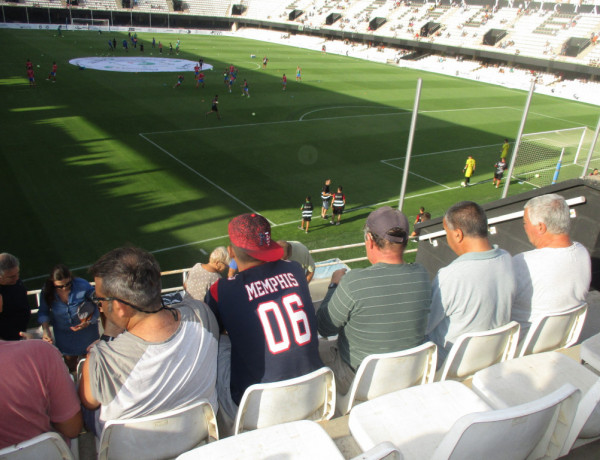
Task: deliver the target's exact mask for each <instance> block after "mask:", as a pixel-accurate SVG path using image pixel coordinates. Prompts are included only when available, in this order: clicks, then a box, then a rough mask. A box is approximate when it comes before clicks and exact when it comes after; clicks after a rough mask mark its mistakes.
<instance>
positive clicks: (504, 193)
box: [502, 80, 535, 198]
mask: <svg viewBox="0 0 600 460" xmlns="http://www.w3.org/2000/svg"><path fill="white" fill-rule="evenodd" d="M534 88H535V80H533V81H532V82H531V88H529V95H528V96H527V102H525V108H524V109H523V116H522V117H521V126H519V133H518V134H517V142H516V144H515V148H514V150H513V154H512V158H511V159H510V166H509V168H508V177H507V178H506V182H504V190H502V198H506V196H507V195H508V189H509V188H510V180H511V179H512V175H513V170H514V169H515V163H516V161H517V154H518V153H519V147H520V145H521V136H522V135H523V129H524V128H525V122H526V121H527V114H528V113H529V106H530V104H531V97H532V96H533V90H534Z"/></svg>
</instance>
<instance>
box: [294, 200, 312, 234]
mask: <svg viewBox="0 0 600 460" xmlns="http://www.w3.org/2000/svg"><path fill="white" fill-rule="evenodd" d="M300 211H302V223H301V225H300V227H298V228H299V229H300V230H304V224H306V230H305V231H306V233H308V227H309V226H310V221H311V219H312V213H313V204H312V202H311V201H310V196H307V197H306V200H305V201H304V204H303V205H302V206H300Z"/></svg>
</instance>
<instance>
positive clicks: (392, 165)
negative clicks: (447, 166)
mask: <svg viewBox="0 0 600 460" xmlns="http://www.w3.org/2000/svg"><path fill="white" fill-rule="evenodd" d="M381 162H382V163H384V164H386V165H388V166H391V167H392V168H396V169H399V170H400V171H404V168H401V167H400V166H396V165H394V164H391V163H387V162H386V160H381ZM408 173H409V174H412V175H413V176H417V177H420V178H421V179H423V180H426V181H429V182H433V183H434V184H437V185H440V186H442V187H445V188H450V187H448V186H447V185H444V184H441V183H439V182H436V181H434V180H433V179H429V178H427V177H425V176H421V175H420V174H417V173H414V172H412V171H408Z"/></svg>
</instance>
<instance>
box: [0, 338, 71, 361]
mask: <svg viewBox="0 0 600 460" xmlns="http://www.w3.org/2000/svg"><path fill="white" fill-rule="evenodd" d="M0 350H2V351H6V352H7V353H8V354H10V356H11V357H12V358H15V359H18V357H19V356H28V357H31V358H32V359H34V360H35V361H37V362H41V361H44V360H46V359H55V358H60V352H59V351H58V349H57V348H56V347H54V346H53V345H51V344H49V343H48V342H44V341H43V340H37V339H31V340H20V341H0Z"/></svg>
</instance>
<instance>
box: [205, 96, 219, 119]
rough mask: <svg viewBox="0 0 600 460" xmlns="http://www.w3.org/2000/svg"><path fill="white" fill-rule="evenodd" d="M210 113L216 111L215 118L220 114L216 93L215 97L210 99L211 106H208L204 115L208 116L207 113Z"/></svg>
mask: <svg viewBox="0 0 600 460" xmlns="http://www.w3.org/2000/svg"><path fill="white" fill-rule="evenodd" d="M211 113H216V114H217V119H219V120H220V119H221V116H220V115H219V95H218V94H216V95H215V98H214V99H213V100H212V106H211V108H210V110H209V111H208V112H206V116H207V117H208V115H209V114H211Z"/></svg>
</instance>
